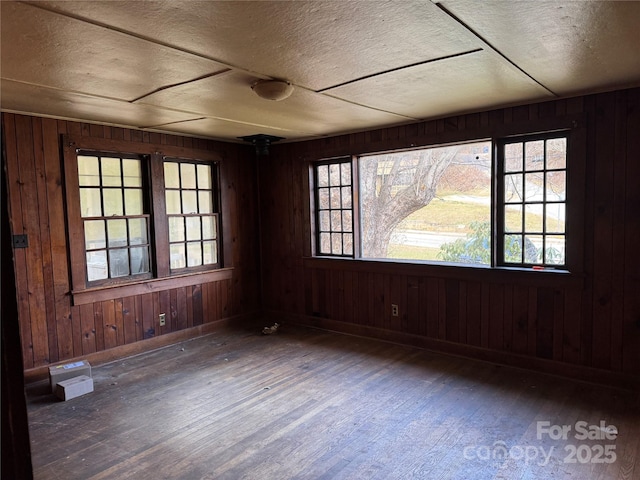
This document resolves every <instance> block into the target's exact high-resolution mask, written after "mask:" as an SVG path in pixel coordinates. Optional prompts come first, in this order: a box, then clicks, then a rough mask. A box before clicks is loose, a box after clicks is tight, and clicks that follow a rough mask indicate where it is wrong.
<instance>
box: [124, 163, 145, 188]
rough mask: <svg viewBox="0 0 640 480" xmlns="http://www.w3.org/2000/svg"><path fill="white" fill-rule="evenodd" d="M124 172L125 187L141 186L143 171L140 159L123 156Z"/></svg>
mask: <svg viewBox="0 0 640 480" xmlns="http://www.w3.org/2000/svg"><path fill="white" fill-rule="evenodd" d="M122 174H123V176H124V186H125V187H141V186H142V172H141V170H140V160H136V159H131V158H123V159H122Z"/></svg>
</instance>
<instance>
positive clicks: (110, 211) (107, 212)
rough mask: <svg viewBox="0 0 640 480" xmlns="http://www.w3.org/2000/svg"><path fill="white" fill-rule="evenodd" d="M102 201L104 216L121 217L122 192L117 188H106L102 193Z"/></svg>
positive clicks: (122, 211) (122, 212)
mask: <svg viewBox="0 0 640 480" xmlns="http://www.w3.org/2000/svg"><path fill="white" fill-rule="evenodd" d="M102 192H103V193H102V196H103V200H104V216H105V217H112V216H114V215H123V214H124V209H123V205H122V190H121V189H119V188H106V189H104V190H103V191H102Z"/></svg>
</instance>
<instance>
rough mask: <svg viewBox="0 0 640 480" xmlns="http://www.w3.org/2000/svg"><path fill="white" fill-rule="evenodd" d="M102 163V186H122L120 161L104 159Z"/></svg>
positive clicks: (117, 159)
mask: <svg viewBox="0 0 640 480" xmlns="http://www.w3.org/2000/svg"><path fill="white" fill-rule="evenodd" d="M100 163H101V164H102V185H103V186H105V187H120V186H122V172H121V171H120V159H119V158H110V157H103V158H102V161H101V162H100Z"/></svg>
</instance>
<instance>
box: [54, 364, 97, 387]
mask: <svg viewBox="0 0 640 480" xmlns="http://www.w3.org/2000/svg"><path fill="white" fill-rule="evenodd" d="M80 375H86V376H87V377H91V365H89V362H87V361H85V360H80V361H79V362H74V363H67V364H65V365H56V366H55V367H49V384H50V385H51V393H56V385H57V384H58V383H59V382H61V381H63V380H67V379H69V378H74V377H79V376H80Z"/></svg>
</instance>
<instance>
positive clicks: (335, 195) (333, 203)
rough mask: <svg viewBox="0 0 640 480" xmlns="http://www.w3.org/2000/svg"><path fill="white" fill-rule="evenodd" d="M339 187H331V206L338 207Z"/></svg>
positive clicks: (339, 203) (339, 201) (339, 202)
mask: <svg viewBox="0 0 640 480" xmlns="http://www.w3.org/2000/svg"><path fill="white" fill-rule="evenodd" d="M340 205H341V200H340V189H339V188H337V187H335V188H332V189H331V208H340Z"/></svg>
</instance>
